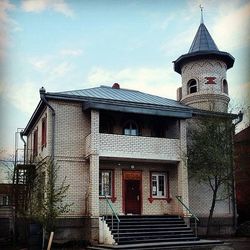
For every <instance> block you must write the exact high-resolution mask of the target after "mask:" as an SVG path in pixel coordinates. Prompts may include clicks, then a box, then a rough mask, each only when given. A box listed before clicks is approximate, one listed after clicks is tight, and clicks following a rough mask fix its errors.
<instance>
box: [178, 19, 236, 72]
mask: <svg viewBox="0 0 250 250" xmlns="http://www.w3.org/2000/svg"><path fill="white" fill-rule="evenodd" d="M204 58H215V59H219V60H222V61H224V62H225V63H226V65H227V69H230V68H231V67H233V64H234V57H233V56H232V55H230V54H229V53H227V52H224V51H220V50H219V49H218V47H217V46H216V44H215V42H214V40H213V38H212V36H211V35H210V34H209V32H208V30H207V28H206V26H205V24H204V23H201V24H200V26H199V28H198V30H197V32H196V35H195V37H194V40H193V42H192V45H191V47H190V49H189V52H188V53H187V54H184V55H181V56H180V57H179V58H178V59H177V60H175V61H174V70H175V71H176V72H177V73H179V74H181V68H182V66H183V64H184V63H186V62H190V61H194V60H199V59H204Z"/></svg>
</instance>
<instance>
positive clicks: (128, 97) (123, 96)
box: [46, 85, 189, 109]
mask: <svg viewBox="0 0 250 250" xmlns="http://www.w3.org/2000/svg"><path fill="white" fill-rule="evenodd" d="M46 95H49V96H51V95H54V96H62V97H72V98H74V97H76V98H81V99H87V100H91V99H95V100H106V101H122V102H131V103H140V104H150V105H161V106H170V107H176V108H186V109H189V107H188V106H186V105H182V104H180V103H179V102H177V101H175V100H172V99H168V98H164V97H160V96H156V95H151V94H147V93H143V92H140V91H137V90H130V89H123V88H120V89H116V88H112V87H109V86H103V85H102V86H100V87H95V88H89V89H81V90H72V91H63V92H56V93H47V94H46Z"/></svg>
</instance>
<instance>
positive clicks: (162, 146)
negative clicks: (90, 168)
mask: <svg viewBox="0 0 250 250" xmlns="http://www.w3.org/2000/svg"><path fill="white" fill-rule="evenodd" d="M94 137H95V138H93V137H92V135H91V134H90V135H88V136H87V138H86V155H89V154H92V153H93V152H97V153H98V154H99V156H100V157H108V158H128V159H129V158H130V159H135V158H136V159H144V160H146V159H147V160H163V161H179V160H180V157H181V149H180V140H179V139H167V138H155V137H143V136H126V135H117V134H102V133H100V134H97V135H95V136H94ZM92 139H93V140H92ZM98 142H99V143H98Z"/></svg>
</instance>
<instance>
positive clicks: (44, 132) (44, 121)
mask: <svg viewBox="0 0 250 250" xmlns="http://www.w3.org/2000/svg"><path fill="white" fill-rule="evenodd" d="M46 143H47V117H46V116H45V117H44V118H43V119H42V148H43V147H46Z"/></svg>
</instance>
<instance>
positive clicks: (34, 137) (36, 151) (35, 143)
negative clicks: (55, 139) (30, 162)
mask: <svg viewBox="0 0 250 250" xmlns="http://www.w3.org/2000/svg"><path fill="white" fill-rule="evenodd" d="M37 154H38V129H36V130H35V131H34V135H33V155H34V156H37Z"/></svg>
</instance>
